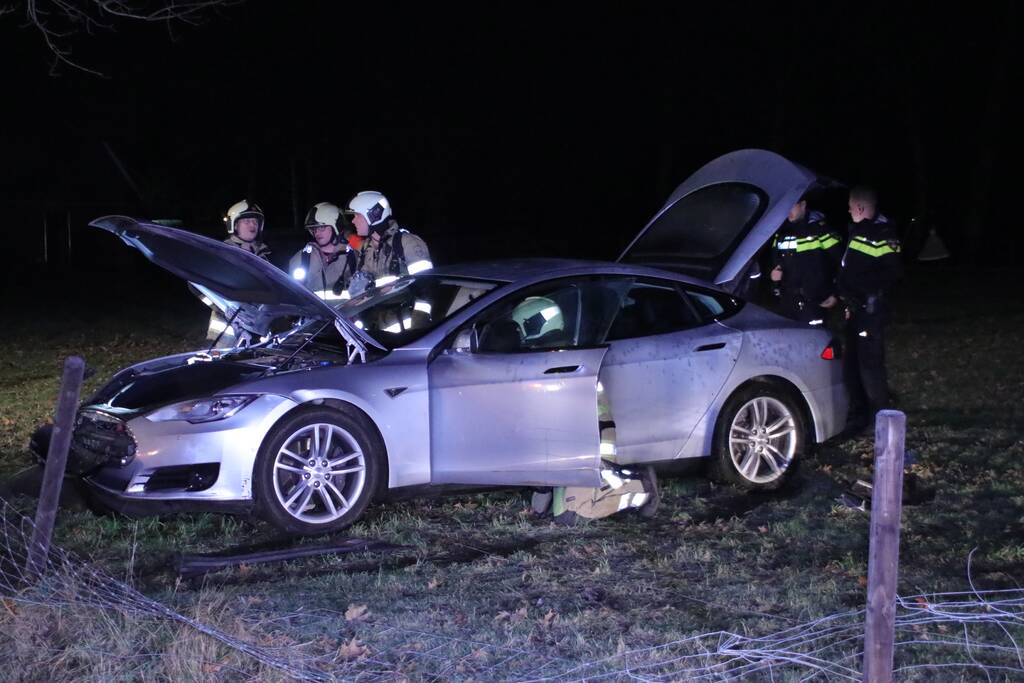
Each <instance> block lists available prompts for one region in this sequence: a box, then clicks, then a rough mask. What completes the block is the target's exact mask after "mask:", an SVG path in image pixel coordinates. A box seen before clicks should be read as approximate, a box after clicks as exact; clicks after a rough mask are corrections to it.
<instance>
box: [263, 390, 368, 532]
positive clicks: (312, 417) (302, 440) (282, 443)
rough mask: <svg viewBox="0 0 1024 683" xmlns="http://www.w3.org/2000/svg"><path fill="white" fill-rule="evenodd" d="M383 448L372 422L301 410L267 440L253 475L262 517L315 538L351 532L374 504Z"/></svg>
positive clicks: (339, 413)
mask: <svg viewBox="0 0 1024 683" xmlns="http://www.w3.org/2000/svg"><path fill="white" fill-rule="evenodd" d="M383 462H384V453H383V447H382V446H380V445H379V439H378V438H376V433H375V431H374V430H373V427H372V425H370V424H369V423H368V421H367V419H366V418H364V417H362V416H361V415H357V414H353V413H349V412H344V411H340V410H334V409H332V408H323V407H316V408H308V409H300V410H298V411H296V412H295V413H294V414H290V415H288V416H286V417H285V418H284V419H283V420H281V421H280V422H279V423H278V424H277V425H275V426H274V428H273V429H272V430H271V431H270V433H269V434H268V435H267V438H266V439H264V441H263V445H262V446H261V447H260V451H259V454H258V455H257V457H256V466H255V469H254V471H253V485H254V487H253V488H254V490H253V495H254V497H255V499H256V510H257V512H258V514H259V515H260V516H261V517H262V518H263V519H265V520H267V521H268V522H270V523H271V524H273V525H274V526H275V527H277V528H278V529H281V530H282V531H285V532H288V533H292V534H299V535H304V536H305V535H314V534H324V533H331V532H335V531H339V530H341V529H344V528H346V527H348V526H351V525H352V524H353V523H354V522H355V521H356V520H357V519H359V517H360V516H362V514H363V512H364V511H365V510H366V506H367V505H369V503H370V501H371V499H373V497H374V494H375V492H376V491H377V487H378V485H379V483H380V482H379V479H380V477H381V472H382V471H383V466H382V463H383Z"/></svg>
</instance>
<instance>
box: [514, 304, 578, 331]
mask: <svg viewBox="0 0 1024 683" xmlns="http://www.w3.org/2000/svg"><path fill="white" fill-rule="evenodd" d="M511 317H512V319H513V320H515V321H516V322H517V323H519V327H520V328H521V329H522V330H523V339H528V340H529V339H538V338H539V337H542V336H544V335H545V334H546V333H548V332H551V331H553V330H561V329H563V328H564V327H565V319H564V318H563V317H562V309H561V308H559V306H558V304H556V303H555V302H554V301H552V300H551V299H549V298H547V297H545V296H530V297H527V298H526V299H524V300H523V301H522V302H520V303H519V305H518V306H516V307H515V309H513V311H512V316H511Z"/></svg>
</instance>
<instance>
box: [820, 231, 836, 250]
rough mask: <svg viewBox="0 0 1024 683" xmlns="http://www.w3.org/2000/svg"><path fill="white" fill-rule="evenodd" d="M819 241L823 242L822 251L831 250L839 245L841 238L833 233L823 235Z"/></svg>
mask: <svg viewBox="0 0 1024 683" xmlns="http://www.w3.org/2000/svg"><path fill="white" fill-rule="evenodd" d="M818 239H819V240H820V241H821V248H822V249H831V248H832V247H834V246H836V245H837V244H839V238H838V237H836V236H835V235H833V234H831V233H829V234H828V235H822V236H821V237H820V238H818Z"/></svg>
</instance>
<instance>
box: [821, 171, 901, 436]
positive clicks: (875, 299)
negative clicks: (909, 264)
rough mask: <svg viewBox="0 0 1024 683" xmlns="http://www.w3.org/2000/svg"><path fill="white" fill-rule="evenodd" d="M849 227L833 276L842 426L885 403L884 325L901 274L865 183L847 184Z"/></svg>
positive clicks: (857, 426)
mask: <svg viewBox="0 0 1024 683" xmlns="http://www.w3.org/2000/svg"><path fill="white" fill-rule="evenodd" d="M849 209H850V219H851V221H852V222H851V223H850V227H849V238H848V241H847V244H846V250H845V251H844V253H843V257H842V261H841V263H840V267H839V274H838V277H837V279H836V286H837V289H838V291H839V296H840V297H841V298H842V300H843V304H844V305H845V316H846V344H845V346H844V353H845V358H844V365H843V374H844V379H845V381H846V388H847V390H848V391H849V393H850V416H849V418H848V419H847V425H848V427H847V431H848V433H850V434H856V433H858V432H861V431H863V430H864V429H865V428H868V427H869V426H870V425H871V420H873V418H874V416H875V413H877V412H878V411H879V410H882V409H883V408H885V407H886V406H888V404H889V386H888V379H887V375H886V371H885V325H886V323H887V322H888V315H889V294H890V290H891V289H892V286H893V285H894V284H895V283H896V281H897V280H899V278H900V276H901V275H902V274H903V262H902V257H901V255H900V252H901V249H902V247H901V245H900V239H899V235H898V233H897V232H896V229H895V227H894V226H893V225H892V223H890V222H889V221H888V219H886V217H885V216H883V215H882V214H880V213H878V195H877V194H876V193H875V191H874V190H873V189H871V188H869V187H855V188H853V189H852V190H850V201H849Z"/></svg>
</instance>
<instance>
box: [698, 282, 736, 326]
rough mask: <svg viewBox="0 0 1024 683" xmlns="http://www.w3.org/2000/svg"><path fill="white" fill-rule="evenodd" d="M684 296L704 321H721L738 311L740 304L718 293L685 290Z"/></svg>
mask: <svg viewBox="0 0 1024 683" xmlns="http://www.w3.org/2000/svg"><path fill="white" fill-rule="evenodd" d="M686 295H687V296H688V297H689V299H690V301H691V302H692V303H693V307H694V308H696V309H697V313H698V315H700V317H701V318H703V319H704V320H705V321H708V322H710V321H712V320H722V319H724V318H728V317H729V316H731V315H732V314H733V313H735V312H736V311H738V310H739V309H740V307H741V304H740V302H739V301H738V300H736V299H734V298H732V297H731V296H728V295H726V294H721V293H718V292H714V293H712V292H704V291H700V290H697V289H689V288H688V289H687V290H686Z"/></svg>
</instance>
